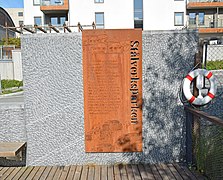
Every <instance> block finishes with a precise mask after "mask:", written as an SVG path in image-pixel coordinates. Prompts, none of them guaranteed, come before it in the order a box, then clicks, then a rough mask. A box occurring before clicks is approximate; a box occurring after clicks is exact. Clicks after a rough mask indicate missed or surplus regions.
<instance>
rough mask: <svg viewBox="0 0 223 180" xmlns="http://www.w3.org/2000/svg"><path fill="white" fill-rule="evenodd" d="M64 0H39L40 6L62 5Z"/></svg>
mask: <svg viewBox="0 0 223 180" xmlns="http://www.w3.org/2000/svg"><path fill="white" fill-rule="evenodd" d="M63 5H64V0H41V6H63Z"/></svg>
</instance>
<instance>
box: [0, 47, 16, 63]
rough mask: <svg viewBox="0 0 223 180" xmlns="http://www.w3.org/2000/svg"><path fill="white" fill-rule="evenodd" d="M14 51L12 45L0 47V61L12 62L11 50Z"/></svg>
mask: <svg viewBox="0 0 223 180" xmlns="http://www.w3.org/2000/svg"><path fill="white" fill-rule="evenodd" d="M14 49H15V46H13V45H5V46H0V60H12V50H14Z"/></svg>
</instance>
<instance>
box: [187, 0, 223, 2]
mask: <svg viewBox="0 0 223 180" xmlns="http://www.w3.org/2000/svg"><path fill="white" fill-rule="evenodd" d="M188 2H223V0H188Z"/></svg>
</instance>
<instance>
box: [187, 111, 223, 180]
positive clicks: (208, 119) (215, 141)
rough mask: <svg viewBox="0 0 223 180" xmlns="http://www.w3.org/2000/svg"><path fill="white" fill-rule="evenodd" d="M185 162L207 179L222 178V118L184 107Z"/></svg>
mask: <svg viewBox="0 0 223 180" xmlns="http://www.w3.org/2000/svg"><path fill="white" fill-rule="evenodd" d="M185 111H186V117H187V118H186V128H187V131H186V132H187V133H186V147H187V148H186V152H187V158H186V159H187V163H188V164H189V165H191V166H192V167H193V166H194V167H196V168H197V170H199V171H200V172H202V173H203V174H204V175H206V176H207V177H208V178H209V179H223V120H222V119H220V118H218V117H215V116H211V115H209V114H207V113H205V112H203V111H199V110H196V109H193V108H190V107H185Z"/></svg>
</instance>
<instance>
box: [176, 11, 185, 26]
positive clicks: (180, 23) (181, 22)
mask: <svg viewBox="0 0 223 180" xmlns="http://www.w3.org/2000/svg"><path fill="white" fill-rule="evenodd" d="M174 25H175V26H183V25H184V13H183V12H175V13H174Z"/></svg>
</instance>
